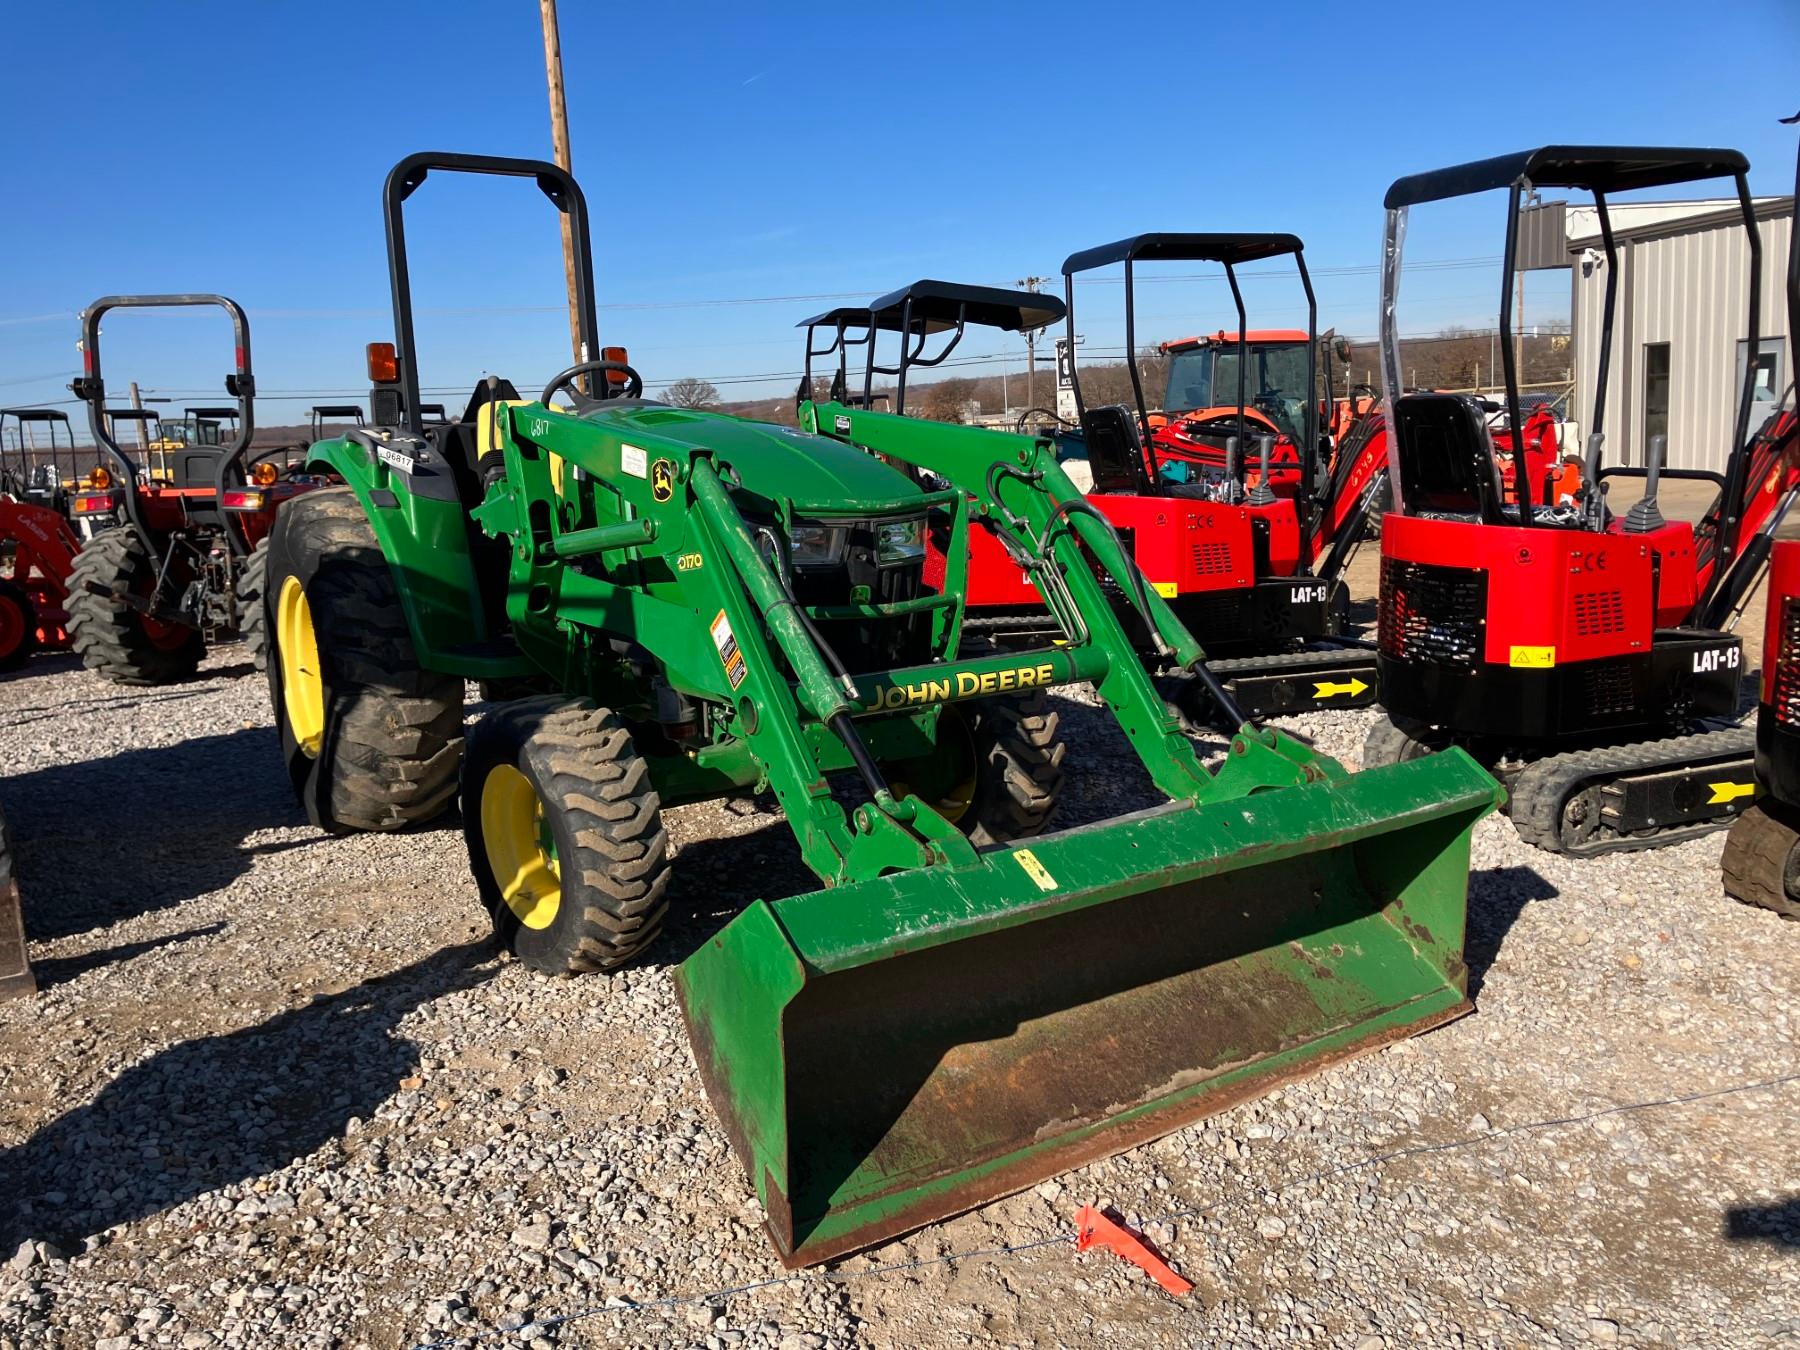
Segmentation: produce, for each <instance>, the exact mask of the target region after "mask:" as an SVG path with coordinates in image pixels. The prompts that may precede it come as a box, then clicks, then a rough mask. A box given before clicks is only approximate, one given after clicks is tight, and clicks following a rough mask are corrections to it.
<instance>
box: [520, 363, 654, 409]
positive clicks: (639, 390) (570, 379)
mask: <svg viewBox="0 0 1800 1350" xmlns="http://www.w3.org/2000/svg"><path fill="white" fill-rule="evenodd" d="M602 371H610V372H612V373H614V374H619V375H623V376H624V377H625V387H624V389H623V390H622V391H620V392H619V393H617V394H614V393H611V392H607V393H603V394H601V395H600V397H599V398H598V399H594V398H589V397H588V396H587V395H586V394H583V393H581V392H580V391H579V390H577V389H575V388H574V384H575V381H576V380H578V379H580V378H581V377H582V376H583V375H588V374H596V373H599V372H602ZM600 387H601V388H602V389H604V390H608V391H610V390H611V389H612V388H613V383H612V381H611V380H602V381H600ZM563 389H567V390H568V391H569V394H570V396H571V397H572V398H574V400H575V405H576V406H577V407H580V406H582V405H583V404H592V403H599V402H604V401H605V400H606V399H609V398H640V397H642V395H643V392H644V377H643V376H642V375H640V374H638V373H637V372H636V371H635V370H633V369H632V368H631V367H630V366H628V365H626V364H625V363H624V362H623V361H583V362H582V363H581V364H580V365H578V366H570V367H569V368H568V369H567V370H565V371H564V372H563V373H562V374H560V375H558V376H557V377H556V378H555V379H553V380H551V381H550V383H549V384H547V385H545V386H544V394H543V397H542V398H540V399H539V400H538V402H540V403H543V404H546V405H547V404H548V403H549V402H550V400H551V399H552V398H554V397H555V396H556V394H557V393H558V392H559V391H560V390H563Z"/></svg>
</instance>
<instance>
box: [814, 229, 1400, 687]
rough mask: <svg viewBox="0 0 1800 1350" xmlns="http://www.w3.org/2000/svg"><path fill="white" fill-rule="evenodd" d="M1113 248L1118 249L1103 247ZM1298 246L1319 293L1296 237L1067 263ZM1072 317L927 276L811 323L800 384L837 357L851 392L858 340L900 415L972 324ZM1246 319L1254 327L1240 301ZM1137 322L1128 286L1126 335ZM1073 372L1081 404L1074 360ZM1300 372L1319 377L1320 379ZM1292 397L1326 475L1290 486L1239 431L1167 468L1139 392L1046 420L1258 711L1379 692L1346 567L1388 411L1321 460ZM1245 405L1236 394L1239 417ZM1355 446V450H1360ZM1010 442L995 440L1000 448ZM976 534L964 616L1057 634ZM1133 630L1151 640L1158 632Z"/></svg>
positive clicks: (988, 626) (1205, 239)
mask: <svg viewBox="0 0 1800 1350" xmlns="http://www.w3.org/2000/svg"><path fill="white" fill-rule="evenodd" d="M1101 254H1109V255H1110V256H1109V257H1108V258H1106V259H1105V260H1103V261H1094V260H1093V259H1094V258H1096V257H1098V256H1099V255H1101ZM1290 254H1291V255H1292V256H1293V257H1294V258H1295V259H1296V262H1297V263H1298V265H1299V270H1300V275H1301V279H1302V281H1303V283H1304V284H1306V287H1307V294H1308V299H1309V305H1310V299H1311V286H1310V282H1309V281H1308V280H1307V278H1306V272H1305V263H1304V260H1303V259H1301V257H1300V243H1299V241H1298V240H1297V239H1295V238H1293V236H1291V235H1144V236H1139V237H1138V238H1136V239H1131V240H1125V241H1123V242H1121V243H1119V244H1116V245H1109V246H1107V248H1106V249H1099V250H1089V252H1088V253H1087V254H1078V255H1076V257H1075V258H1072V259H1070V262H1069V264H1068V265H1065V273H1066V274H1067V276H1068V285H1069V288H1070V291H1071V293H1072V289H1073V276H1074V273H1075V272H1076V271H1080V270H1085V269H1086V268H1087V267H1090V266H1103V265H1105V261H1119V260H1125V261H1126V262H1127V276H1128V277H1129V272H1130V264H1131V262H1132V261H1134V260H1136V259H1138V258H1142V257H1155V258H1171V259H1174V258H1184V259H1209V260H1214V261H1219V262H1222V263H1223V264H1224V265H1225V266H1226V269H1227V272H1228V275H1232V276H1233V279H1234V284H1235V273H1234V272H1233V269H1234V268H1235V267H1236V266H1237V265H1238V264H1240V263H1242V262H1244V261H1252V260H1256V259H1260V258H1265V257H1275V256H1286V255H1290ZM1066 316H1067V307H1066V305H1063V304H1059V303H1058V302H1057V301H1056V300H1055V299H1054V298H1053V297H1049V296H1045V295H1041V294H1038V293H1035V292H1013V291H1003V290H993V289H990V288H987V287H978V286H959V285H954V284H951V283H947V282H939V281H920V282H916V283H914V284H913V285H911V286H908V287H905V288H903V289H901V290H898V291H895V292H892V293H891V294H889V295H885V296H883V297H881V298H880V299H878V300H875V301H873V302H871V304H870V305H869V306H867V307H866V308H846V309H839V310H833V311H831V312H830V313H828V314H821V315H818V316H816V317H815V318H813V319H809V320H807V321H806V325H805V326H806V327H807V329H808V339H807V373H806V381H807V383H806V384H805V385H803V386H802V387H803V388H810V387H811V379H812V362H813V360H814V358H816V357H827V356H833V355H835V357H836V359H837V370H836V373H835V375H834V377H833V381H834V392H836V391H843V390H844V388H845V385H846V383H847V375H848V370H847V365H848V356H847V353H848V349H849V348H851V347H856V346H863V347H865V349H866V358H865V360H864V370H863V390H862V395H861V397H862V398H863V399H864V400H865V401H866V400H872V399H874V398H876V397H878V395H877V394H876V393H875V391H874V387H873V384H874V377H875V376H876V375H888V376H893V377H895V379H896V386H895V389H894V392H893V394H892V396H891V397H892V399H893V406H894V410H895V411H896V412H899V413H904V412H905V406H906V405H905V400H906V392H907V376H908V374H909V373H910V372H911V371H912V370H913V369H915V368H920V367H931V366H935V365H938V364H940V363H942V362H943V361H944V360H945V359H946V358H947V357H948V356H949V355H950V354H951V352H952V351H953V350H954V349H955V347H956V345H957V344H958V342H960V341H961V339H962V336H963V334H964V332H965V331H966V329H967V328H968V326H970V325H974V326H977V327H992V328H998V329H1001V330H1004V331H1011V332H1020V331H1024V330H1027V329H1030V328H1038V327H1043V326H1045V325H1047V324H1050V323H1053V322H1055V321H1056V319H1057V318H1061V317H1066ZM1239 319H1240V329H1241V330H1242V325H1243V319H1244V315H1243V312H1242V308H1241V306H1240V311H1239ZM1070 322H1072V319H1071V320H1070ZM1133 323H1134V315H1133V304H1132V300H1131V295H1130V288H1129V285H1128V286H1127V302H1126V328H1127V343H1128V346H1129V345H1131V343H1132V340H1133V332H1132V329H1133ZM821 329H823V330H825V331H826V333H827V334H828V336H829V338H830V341H829V342H828V343H827V344H826V345H825V346H823V347H820V346H817V345H816V344H815V334H816V333H817V332H818V331H819V330H821ZM881 333H893V334H896V335H897V336H898V345H899V354H898V359H897V360H896V361H895V362H894V363H893V364H892V365H881V364H879V363H878V361H877V356H876V350H875V349H876V338H877V336H878V335H879V334H881ZM939 335H947V337H946V338H945V341H944V342H943V344H942V346H941V348H940V349H939V350H937V351H935V352H934V353H932V354H931V355H929V356H928V355H926V347H927V344H928V342H929V341H930V340H931V339H932V338H933V337H935V336H939ZM1302 339H1303V343H1302V345H1303V348H1304V349H1305V351H1306V352H1309V353H1310V352H1311V351H1313V350H1314V349H1315V347H1316V343H1315V341H1314V338H1313V335H1312V334H1311V333H1310V332H1309V333H1308V334H1303V335H1302ZM1132 349H1133V350H1135V347H1134V346H1133V347H1132ZM1310 359H1311V358H1310V357H1308V361H1309V362H1310ZM1309 369H1310V366H1309ZM1133 377H1134V379H1135V378H1136V372H1135V369H1134V371H1133ZM1075 378H1076V395H1077V401H1078V406H1079V401H1080V382H1079V374H1078V373H1076V375H1075ZM1298 387H1299V388H1302V389H1303V388H1307V387H1316V376H1315V377H1314V378H1312V379H1310V380H1309V381H1308V383H1306V384H1299V385H1298ZM843 401H845V402H847V403H852V404H853V403H854V400H853V399H850V398H846V399H845V400H843ZM1298 402H1299V405H1300V406H1299V410H1298V412H1297V413H1296V417H1297V419H1298V423H1297V424H1298V425H1300V426H1302V427H1303V428H1304V429H1303V430H1302V432H1301V441H1302V444H1303V445H1304V446H1307V447H1310V449H1311V453H1308V454H1306V455H1305V456H1304V461H1305V463H1304V474H1303V476H1304V479H1305V481H1306V482H1307V483H1315V482H1316V483H1317V485H1318V486H1316V487H1315V488H1313V489H1310V490H1305V491H1302V490H1301V489H1300V486H1299V484H1298V482H1296V483H1294V484H1292V485H1289V486H1288V488H1287V491H1286V493H1285V494H1283V493H1282V492H1281V491H1279V490H1278V489H1275V488H1270V487H1269V486H1268V485H1267V480H1268V479H1269V478H1270V477H1271V476H1272V475H1271V474H1270V473H1269V472H1268V471H1267V470H1266V469H1265V470H1264V471H1263V472H1262V474H1261V476H1260V477H1259V478H1258V479H1257V480H1256V482H1255V484H1254V486H1250V485H1247V483H1246V477H1247V470H1246V468H1245V466H1244V464H1243V463H1242V462H1241V460H1240V459H1239V458H1238V457H1236V455H1235V446H1234V447H1233V456H1232V462H1231V464H1230V465H1229V466H1227V465H1225V464H1223V463H1222V464H1221V466H1220V468H1219V471H1218V472H1217V473H1215V474H1212V475H1211V476H1210V477H1202V476H1201V475H1199V474H1191V473H1190V472H1189V470H1188V469H1187V468H1186V467H1185V466H1181V467H1174V466H1172V467H1171V468H1170V469H1169V471H1167V472H1164V471H1163V461H1161V460H1160V459H1158V460H1152V459H1151V458H1150V457H1149V456H1147V455H1146V454H1145V452H1144V446H1145V444H1146V443H1147V440H1148V438H1149V435H1150V432H1151V428H1150V425H1149V416H1148V413H1147V411H1146V410H1145V409H1143V407H1142V399H1141V395H1140V398H1139V405H1140V406H1139V409H1138V410H1137V412H1136V413H1135V414H1134V413H1133V412H1132V411H1131V410H1129V409H1126V408H1123V407H1096V408H1085V407H1084V408H1083V410H1082V416H1081V423H1080V425H1079V426H1078V427H1074V428H1068V429H1065V430H1059V431H1056V432H1054V433H1048V432H1047V433H1045V434H1054V435H1055V437H1056V440H1057V443H1058V444H1057V453H1058V456H1059V458H1060V459H1062V460H1063V462H1064V463H1065V464H1066V465H1070V466H1071V467H1072V468H1073V467H1074V466H1075V462H1076V461H1081V462H1085V464H1086V465H1087V466H1088V469H1089V471H1090V472H1091V477H1092V489H1091V491H1090V492H1089V494H1088V498H1087V499H1088V501H1089V502H1090V503H1091V504H1092V505H1093V507H1094V508H1095V510H1096V511H1098V512H1099V513H1100V515H1102V516H1103V517H1104V518H1105V519H1106V520H1107V521H1108V522H1109V523H1110V524H1111V525H1112V526H1113V528H1114V529H1115V530H1117V531H1118V533H1119V535H1120V538H1121V542H1122V543H1124V544H1125V546H1126V547H1127V548H1128V549H1129V550H1130V551H1131V553H1132V554H1133V556H1134V557H1135V558H1136V560H1137V563H1138V566H1139V569H1140V570H1141V571H1142V573H1143V575H1144V577H1145V578H1146V579H1147V580H1148V581H1149V583H1150V584H1151V585H1152V586H1154V587H1155V588H1156V590H1157V591H1158V593H1159V594H1161V595H1162V596H1163V597H1164V598H1165V599H1167V600H1168V601H1169V603H1170V604H1171V606H1172V607H1173V608H1174V609H1175V612H1176V613H1177V615H1179V616H1180V618H1181V619H1182V621H1183V622H1184V623H1185V624H1187V626H1188V627H1189V628H1190V629H1191V630H1192V631H1193V632H1194V635H1195V636H1196V637H1197V638H1199V639H1200V641H1201V642H1202V643H1203V644H1204V645H1205V646H1206V648H1207V650H1208V652H1209V653H1219V654H1221V655H1222V656H1223V659H1216V660H1212V661H1211V662H1209V665H1210V667H1211V669H1212V670H1213V671H1214V672H1215V673H1216V674H1217V675H1218V676H1219V678H1220V679H1221V681H1222V682H1223V683H1224V685H1225V688H1226V690H1227V692H1228V693H1230V694H1231V695H1232V696H1233V698H1234V699H1235V701H1236V702H1237V704H1238V705H1239V706H1240V707H1241V708H1242V709H1243V710H1244V712H1245V713H1247V714H1248V715H1251V716H1256V717H1265V716H1278V715H1283V714H1288V713H1298V712H1309V711H1315V710H1319V709H1326V708H1350V707H1359V706H1363V705H1365V704H1367V703H1371V702H1373V701H1374V698H1375V680H1374V675H1375V664H1374V655H1373V653H1372V652H1371V651H1369V650H1367V649H1365V648H1363V647H1360V646H1355V645H1351V644H1349V643H1347V642H1345V641H1344V640H1343V632H1344V627H1345V611H1346V608H1347V596H1346V594H1345V590H1344V587H1343V583H1342V581H1341V580H1339V576H1340V573H1341V571H1342V569H1343V566H1344V565H1345V563H1346V562H1347V561H1348V558H1349V556H1350V551H1351V549H1352V548H1353V547H1354V543H1355V541H1356V539H1357V538H1358V537H1360V534H1361V520H1362V513H1363V512H1364V511H1365V510H1366V508H1367V504H1368V502H1369V501H1370V500H1371V499H1372V497H1373V495H1374V494H1375V492H1377V491H1378V490H1379V487H1380V483H1379V481H1378V480H1379V478H1380V476H1381V475H1382V474H1383V473H1384V472H1385V458H1386V455H1385V450H1384V449H1383V448H1382V444H1381V438H1380V436H1379V434H1378V426H1376V425H1374V424H1373V423H1372V422H1371V421H1370V420H1369V419H1365V424H1363V425H1361V426H1359V428H1358V429H1357V430H1355V431H1353V432H1352V434H1351V436H1350V437H1348V438H1347V440H1346V453H1344V454H1340V455H1339V457H1338V462H1337V464H1336V465H1335V467H1334V468H1333V469H1332V470H1329V471H1328V470H1324V469H1321V468H1320V466H1319V465H1318V464H1317V454H1316V452H1317V449H1318V446H1319V440H1320V438H1319V435H1318V430H1317V428H1318V422H1319V405H1318V402H1317V400H1316V399H1313V398H1305V397H1302V398H1300V399H1299V401H1298ZM865 406H866V404H865ZM1244 412H1245V432H1246V438H1247V437H1248V435H1249V434H1251V430H1252V427H1253V423H1252V422H1251V420H1250V418H1249V408H1248V406H1245V407H1244ZM1236 413H1237V409H1236V408H1234V409H1233V411H1232V416H1234V417H1235V416H1236ZM825 430H827V431H828V432H829V431H830V428H826V429H825ZM995 434H996V435H997V436H998V435H1000V434H1002V433H995ZM1273 441H1274V437H1273V436H1272V435H1269V436H1266V437H1265V440H1264V442H1263V446H1262V458H1263V459H1271V457H1272V454H1273ZM1352 443H1354V445H1355V446H1359V447H1361V450H1360V451H1359V450H1355V449H1351V448H1350V446H1351V444H1352ZM1005 453H1006V451H1005V447H1004V446H1003V445H1000V444H998V443H997V445H996V455H997V456H999V455H1003V454H1005ZM1298 458H1300V457H1299V456H1297V459H1298ZM1271 462H1272V460H1271ZM1260 463H1261V461H1260V460H1259V464H1260ZM970 538H971V552H970V555H969V592H968V598H967V602H966V603H967V607H968V611H967V617H966V619H965V631H966V632H968V633H969V634H970V635H971V636H976V637H980V638H983V639H989V640H995V641H1000V642H1003V643H1017V642H1024V641H1037V640H1040V639H1042V638H1043V637H1044V636H1045V635H1046V634H1049V635H1050V636H1056V635H1057V630H1055V628H1054V625H1053V623H1052V621H1051V619H1050V616H1049V612H1048V611H1047V610H1046V608H1045V605H1044V600H1043V597H1041V596H1040V595H1039V594H1038V593H1037V592H1036V591H1035V590H1034V589H1033V588H1032V587H1031V585H1030V584H1029V583H1028V582H1027V581H1026V579H1025V573H1024V571H1023V570H1022V569H1021V567H1020V565H1019V563H1018V562H1017V561H1016V560H1014V559H1013V558H1012V557H1011V556H1009V555H1008V553H1007V552H1006V550H1005V549H1004V548H1003V547H1002V545H1001V544H1000V542H999V541H998V540H997V539H995V538H993V537H992V536H989V535H987V534H985V533H982V532H980V531H975V532H972V533H971V535H970ZM934 564H935V565H936V566H937V567H938V568H940V569H941V566H942V563H941V558H940V557H939V556H938V555H936V554H935V553H934V554H933V555H932V557H930V558H928V561H927V569H928V576H929V575H930V571H931V569H932V567H933V566H934ZM1139 636H1140V638H1142V639H1144V640H1145V641H1146V643H1147V641H1148V635H1146V634H1139ZM1181 693H1182V700H1181V701H1182V705H1183V708H1184V710H1185V711H1187V712H1188V713H1189V715H1190V716H1193V717H1195V718H1196V719H1197V720H1198V719H1201V718H1210V717H1211V715H1212V707H1213V703H1212V700H1211V699H1210V698H1209V697H1208V696H1207V695H1206V693H1205V691H1204V690H1202V689H1199V688H1197V687H1194V686H1191V685H1190V686H1184V687H1183V689H1182V691H1181Z"/></svg>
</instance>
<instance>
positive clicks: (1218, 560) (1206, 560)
mask: <svg viewBox="0 0 1800 1350" xmlns="http://www.w3.org/2000/svg"><path fill="white" fill-rule="evenodd" d="M1194 571H1196V572H1198V573H1199V574H1200V575H1201V576H1203V577H1216V576H1221V575H1229V574H1230V572H1231V545H1230V544H1227V543H1225V542H1223V541H1221V540H1214V541H1213V542H1211V543H1205V544H1195V545H1194Z"/></svg>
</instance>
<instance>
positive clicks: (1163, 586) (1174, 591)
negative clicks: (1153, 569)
mask: <svg viewBox="0 0 1800 1350" xmlns="http://www.w3.org/2000/svg"><path fill="white" fill-rule="evenodd" d="M1150 584H1151V586H1153V587H1155V589H1156V593H1157V594H1158V595H1160V596H1161V597H1162V598H1163V599H1165V600H1173V599H1174V598H1175V597H1176V596H1178V595H1180V594H1181V587H1179V586H1177V585H1176V584H1175V583H1174V582H1172V581H1153V582H1151V583H1150Z"/></svg>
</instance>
